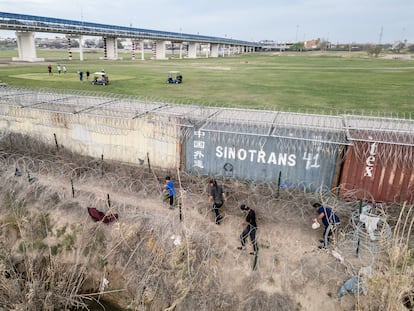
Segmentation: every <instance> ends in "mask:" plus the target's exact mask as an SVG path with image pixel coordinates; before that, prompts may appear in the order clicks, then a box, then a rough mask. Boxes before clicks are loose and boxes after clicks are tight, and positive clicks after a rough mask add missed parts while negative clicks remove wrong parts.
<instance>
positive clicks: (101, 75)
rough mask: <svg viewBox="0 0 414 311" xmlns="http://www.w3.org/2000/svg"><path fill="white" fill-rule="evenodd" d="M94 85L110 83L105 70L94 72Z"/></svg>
mask: <svg viewBox="0 0 414 311" xmlns="http://www.w3.org/2000/svg"><path fill="white" fill-rule="evenodd" d="M92 84H93V85H107V84H109V80H108V75H107V74H106V73H105V72H104V71H97V72H95V73H94V74H93V80H92Z"/></svg>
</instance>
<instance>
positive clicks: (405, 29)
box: [0, 0, 414, 43]
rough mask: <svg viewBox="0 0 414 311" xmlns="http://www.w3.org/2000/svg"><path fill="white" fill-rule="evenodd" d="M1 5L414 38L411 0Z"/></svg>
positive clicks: (102, 19)
mask: <svg viewBox="0 0 414 311" xmlns="http://www.w3.org/2000/svg"><path fill="white" fill-rule="evenodd" d="M0 11H2V12H9V13H21V14H29V15H38V16H46V17H56V18H64V19H70V20H83V21H87V22H94V23H103V24H111V25H120V26H131V25H132V26H133V27H136V28H146V29H153V30H166V31H172V32H183V33H189V34H200V35H208V36H215V37H227V38H233V39H239V40H246V41H259V40H275V41H304V40H310V39H316V38H321V39H327V40H329V41H331V42H333V43H338V42H339V43H348V42H356V43H379V42H380V41H381V43H393V42H395V41H399V40H405V39H407V40H408V41H409V42H412V43H414V0H342V1H339V0H203V1H201V0H192V1H190V0H112V1H108V0H100V1H97V0H64V1H62V0H0ZM10 34H11V35H13V33H10V32H7V33H6V32H5V31H0V36H2V37H5V36H7V35H10Z"/></svg>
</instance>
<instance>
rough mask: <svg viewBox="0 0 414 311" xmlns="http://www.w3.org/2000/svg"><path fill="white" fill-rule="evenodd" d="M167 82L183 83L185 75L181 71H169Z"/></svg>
mask: <svg viewBox="0 0 414 311" xmlns="http://www.w3.org/2000/svg"><path fill="white" fill-rule="evenodd" d="M167 83H175V84H179V83H183V76H182V74H181V72H180V71H168V78H167Z"/></svg>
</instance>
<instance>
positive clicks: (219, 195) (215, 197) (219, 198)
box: [209, 179, 226, 225]
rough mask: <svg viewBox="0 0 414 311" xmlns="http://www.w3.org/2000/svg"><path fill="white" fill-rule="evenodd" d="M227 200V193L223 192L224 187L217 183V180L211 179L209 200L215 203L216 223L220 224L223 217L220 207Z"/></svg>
mask: <svg viewBox="0 0 414 311" xmlns="http://www.w3.org/2000/svg"><path fill="white" fill-rule="evenodd" d="M225 200H226V194H225V193H224V192H223V187H222V186H220V185H218V184H217V180H215V179H211V180H210V196H209V201H210V203H213V212H214V215H215V223H216V225H219V224H220V222H221V220H222V219H223V217H222V216H221V215H220V212H219V209H220V207H222V206H223V204H224V201H225Z"/></svg>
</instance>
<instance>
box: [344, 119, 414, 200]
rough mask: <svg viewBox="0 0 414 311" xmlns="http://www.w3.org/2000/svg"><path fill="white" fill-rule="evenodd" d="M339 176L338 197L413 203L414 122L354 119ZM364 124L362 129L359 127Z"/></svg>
mask: <svg viewBox="0 0 414 311" xmlns="http://www.w3.org/2000/svg"><path fill="white" fill-rule="evenodd" d="M346 123H347V127H348V136H349V139H350V140H351V141H352V142H353V144H352V146H350V147H349V149H348V152H347V154H346V158H345V162H344V165H343V168H342V174H341V181H340V183H341V190H340V195H341V197H343V198H345V199H347V198H351V197H352V198H358V199H365V200H368V201H375V202H385V203H403V202H407V203H408V204H412V203H414V122H413V121H410V120H391V119H387V120H384V119H382V120H381V119H375V120H374V119H373V118H367V117H365V118H359V120H356V119H355V117H353V118H351V120H350V119H347V120H346ZM361 124H364V126H361Z"/></svg>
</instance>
